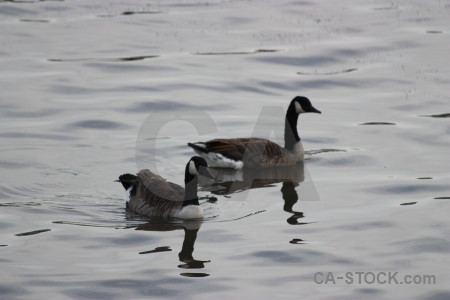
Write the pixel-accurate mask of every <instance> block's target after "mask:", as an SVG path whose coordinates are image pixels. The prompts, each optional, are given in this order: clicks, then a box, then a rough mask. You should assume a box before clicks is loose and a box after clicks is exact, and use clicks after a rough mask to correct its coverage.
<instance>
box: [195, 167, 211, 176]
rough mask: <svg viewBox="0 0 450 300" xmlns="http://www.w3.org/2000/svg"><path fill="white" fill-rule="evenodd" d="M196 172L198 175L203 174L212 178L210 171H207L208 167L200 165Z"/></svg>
mask: <svg viewBox="0 0 450 300" xmlns="http://www.w3.org/2000/svg"><path fill="white" fill-rule="evenodd" d="M198 173H199V174H200V175H202V176H205V177H208V178H211V179H214V175H213V174H211V172H210V171H209V169H208V168H204V167H200V168H199V170H198Z"/></svg>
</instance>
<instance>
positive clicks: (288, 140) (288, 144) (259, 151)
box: [188, 96, 321, 169]
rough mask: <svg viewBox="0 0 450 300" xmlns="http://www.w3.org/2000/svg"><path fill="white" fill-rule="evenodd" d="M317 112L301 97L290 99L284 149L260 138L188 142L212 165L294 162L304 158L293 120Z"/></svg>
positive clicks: (262, 165)
mask: <svg viewBox="0 0 450 300" xmlns="http://www.w3.org/2000/svg"><path fill="white" fill-rule="evenodd" d="M308 112H313V113H319V114H320V113H321V112H320V111H319V110H318V109H316V108H315V107H314V106H312V104H311V101H310V100H309V99H308V98H306V97H302V96H296V97H295V98H294V99H292V101H291V103H290V104H289V107H288V110H287V112H286V120H285V128H284V148H283V147H281V146H279V145H277V144H276V143H273V142H271V141H269V140H267V139H262V138H232V139H213V140H209V141H207V142H197V143H188V146H190V147H192V148H193V149H194V151H195V152H196V153H197V154H198V155H200V156H202V157H203V158H205V159H206V161H207V162H208V165H209V166H210V167H216V168H233V169H241V168H243V167H245V168H261V167H275V166H289V165H295V164H297V163H299V162H301V161H303V158H304V150H303V144H302V141H301V140H300V137H299V135H298V132H297V120H298V116H299V114H302V113H308Z"/></svg>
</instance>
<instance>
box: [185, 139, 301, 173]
mask: <svg viewBox="0 0 450 300" xmlns="http://www.w3.org/2000/svg"><path fill="white" fill-rule="evenodd" d="M204 145H206V148H207V149H208V152H213V153H220V154H221V155H223V156H225V157H227V158H230V159H232V160H235V161H241V162H242V163H243V165H245V167H248V168H256V167H272V166H288V165H292V164H295V163H297V162H300V161H302V160H303V148H301V149H300V148H299V147H298V146H297V148H298V150H300V151H298V153H297V152H296V151H289V150H287V149H286V148H283V147H281V146H280V145H278V144H276V143H274V142H271V141H269V140H267V139H262V138H234V139H214V140H210V141H207V142H205V143H204ZM190 146H191V147H192V144H190Z"/></svg>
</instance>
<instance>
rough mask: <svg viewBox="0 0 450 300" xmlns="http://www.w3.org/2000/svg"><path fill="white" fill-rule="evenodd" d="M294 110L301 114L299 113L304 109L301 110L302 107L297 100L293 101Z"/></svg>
mask: <svg viewBox="0 0 450 300" xmlns="http://www.w3.org/2000/svg"><path fill="white" fill-rule="evenodd" d="M294 105H295V112H296V113H297V114H301V113H304V112H305V111H304V110H303V108H302V106H301V105H300V104H299V103H298V102H295V104H294Z"/></svg>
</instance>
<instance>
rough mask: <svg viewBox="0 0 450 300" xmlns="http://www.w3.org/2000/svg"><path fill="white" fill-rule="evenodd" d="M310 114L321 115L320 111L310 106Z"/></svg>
mask: <svg viewBox="0 0 450 300" xmlns="http://www.w3.org/2000/svg"><path fill="white" fill-rule="evenodd" d="M310 112H313V113H317V114H321V113H322V112H321V111H320V110H318V109H317V108H315V107H314V106H312V105H311V110H310Z"/></svg>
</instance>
